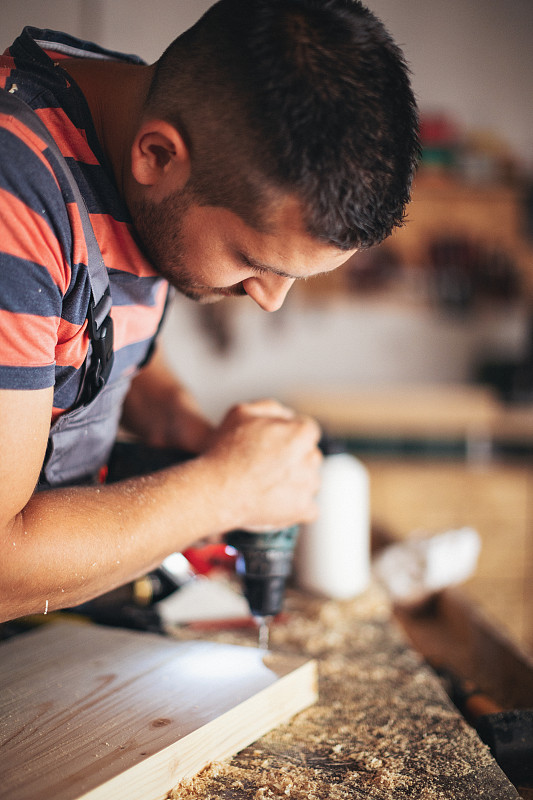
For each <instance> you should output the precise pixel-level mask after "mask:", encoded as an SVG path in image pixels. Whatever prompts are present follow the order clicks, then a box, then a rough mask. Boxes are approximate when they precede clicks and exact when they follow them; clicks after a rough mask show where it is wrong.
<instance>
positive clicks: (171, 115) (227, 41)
mask: <svg viewBox="0 0 533 800" xmlns="http://www.w3.org/2000/svg"><path fill="white" fill-rule="evenodd" d="M0 86H2V87H3V88H4V89H5V91H6V92H7V93H9V94H10V95H12V96H13V97H18V98H20V99H21V100H22V101H24V103H26V104H27V105H29V106H30V107H31V108H32V109H34V110H35V112H36V113H37V115H38V117H39V118H40V120H41V121H42V122H44V124H45V126H46V128H47V129H48V131H49V132H50V133H51V134H52V136H53V138H54V140H55V141H56V143H57V144H58V145H59V148H60V150H61V152H62V155H63V156H64V157H65V159H66V162H67V165H68V170H70V173H71V177H72V176H73V177H74V179H75V184H76V185H77V188H78V189H79V190H80V191H81V194H82V196H83V201H78V202H77V201H76V199H75V197H74V196H73V194H72V192H73V190H72V189H71V188H69V186H70V184H69V181H68V180H67V179H66V178H65V176H64V173H63V172H62V171H61V168H60V162H62V159H61V157H60V156H53V153H52V154H51V152H52V151H51V149H50V146H49V145H48V144H47V141H46V136H45V135H44V134H43V135H41V134H40V133H39V132H37V133H36V132H35V130H34V129H32V126H31V125H30V124H29V122H28V124H26V122H25V121H23V120H22V121H21V119H19V118H17V116H16V114H14V113H13V114H12V113H11V112H10V111H6V110H5V108H4V110H3V111H2V106H1V105H0V153H1V154H2V155H1V164H0V204H1V213H0V218H1V221H0V251H1V254H0V320H1V332H0V420H1V421H0V426H1V434H0V437H1V438H0V441H1V443H2V444H1V449H0V478H1V479H0V498H1V499H0V530H1V532H2V543H3V544H2V551H3V552H2V559H1V562H0V608H1V618H3V619H10V618H15V617H17V616H20V615H23V614H27V613H30V612H44V611H48V610H52V609H56V608H61V607H68V606H72V605H75V604H78V603H80V602H83V601H85V600H87V599H89V598H92V597H95V596H97V595H98V594H101V593H103V592H105V591H107V590H110V589H112V588H113V587H116V586H118V585H121V584H124V583H126V582H128V581H131V580H132V579H134V578H135V577H137V576H139V575H142V574H145V573H146V572H148V571H150V570H151V569H153V568H154V567H155V566H157V565H158V564H159V563H161V561H162V560H163V559H164V558H165V557H166V556H167V555H168V554H169V553H171V552H174V551H176V550H181V549H183V548H185V547H186V546H188V545H189V544H191V543H193V542H194V541H196V540H199V539H201V538H203V537H207V536H212V535H218V534H220V533H223V532H226V531H228V530H231V529H233V528H240V527H243V528H249V529H255V530H261V529H265V528H277V527H281V526H286V525H289V524H293V523H297V522H304V521H307V520H310V519H312V518H313V517H314V516H315V514H316V508H315V502H314V496H315V494H316V491H317V489H318V483H319V477H318V476H319V466H320V453H319V450H318V448H317V442H318V438H319V431H318V428H317V426H316V424H315V423H314V422H313V421H312V420H309V419H305V418H301V417H299V416H297V415H295V414H293V413H292V412H291V411H290V410H289V409H286V408H284V407H283V406H281V405H279V404H277V403H276V402H274V401H263V402H258V403H252V404H244V405H240V406H236V407H235V408H233V409H232V410H230V411H229V412H228V414H227V415H226V417H225V418H224V420H223V421H222V423H221V424H220V426H218V427H217V428H215V429H213V428H212V427H211V425H210V424H209V423H208V422H207V421H206V420H205V419H204V417H203V416H202V414H201V412H200V410H199V409H198V407H197V406H196V404H195V403H194V401H193V399H192V398H191V397H190V396H189V394H188V393H187V391H186V390H185V389H184V388H183V387H181V386H180V385H179V384H178V383H177V382H176V379H175V377H174V376H173V375H171V374H170V372H169V371H168V370H167V369H166V367H165V365H164V363H163V361H162V358H161V357H160V355H159V354H157V353H156V354H155V355H153V356H151V351H152V349H153V348H152V343H153V340H154V339H155V337H156V335H157V329H158V325H159V321H160V319H161V316H162V313H163V307H164V304H165V299H166V295H167V286H168V284H167V282H168V283H169V284H170V285H171V286H172V287H175V288H176V289H177V290H178V291H180V292H182V293H184V294H185V295H186V296H188V297H190V298H191V299H192V300H194V301H197V302H199V303H210V302H214V301H217V300H220V299H222V298H224V297H226V296H234V295H248V296H249V297H250V298H251V299H252V300H254V301H255V302H256V303H258V304H259V305H260V306H261V308H263V309H265V310H267V311H273V310H276V309H277V308H279V307H280V306H281V304H282V303H283V300H284V298H285V296H286V294H287V292H288V291H289V289H290V287H291V286H292V284H293V283H294V282H295V281H296V280H299V279H303V278H308V277H312V276H313V275H316V274H319V273H323V272H328V271H330V270H333V269H336V268H338V267H339V266H341V265H342V264H343V263H344V262H345V261H346V260H347V259H348V258H349V257H350V256H351V255H352V254H353V253H354V252H355V251H356V250H357V249H358V248H363V247H368V246H370V245H372V244H375V243H377V242H379V241H381V240H382V239H383V238H384V237H385V236H387V235H388V234H389V233H390V232H391V230H392V229H393V228H394V227H395V226H397V225H400V224H401V223H402V219H403V214H404V207H405V204H406V202H407V200H408V195H409V187H410V181H411V177H412V173H413V170H414V165H415V160H416V155H417V136H416V110H415V103H414V99H413V95H412V92H411V89H410V86H409V81H408V77H407V70H406V68H405V65H404V63H403V60H402V56H401V54H400V52H399V51H398V49H397V48H396V46H395V45H394V44H393V42H392V41H391V39H390V37H389V36H388V35H387V33H386V32H385V30H384V29H383V26H382V25H381V23H379V22H378V21H377V20H376V19H375V18H374V17H373V16H372V15H371V14H370V12H368V11H367V10H366V9H365V8H364V7H362V6H361V5H360V3H359V2H357V0H247V2H240V1H239V0H221V2H219V3H217V4H216V5H215V6H213V7H212V8H211V9H210V11H208V12H207V14H206V15H204V17H203V18H202V19H201V20H200V21H199V22H198V23H197V24H196V25H195V26H194V27H193V28H192V29H191V30H189V31H188V32H186V33H185V34H183V35H182V36H180V37H179V38H178V39H177V40H176V41H175V42H174V43H173V44H172V45H171V46H170V47H169V48H168V50H167V51H166V52H165V53H164V54H163V56H162V57H161V59H160V60H159V61H158V62H157V63H156V64H155V65H152V66H148V65H145V64H144V63H143V62H141V61H140V60H139V59H136V58H134V57H129V56H121V55H120V54H117V53H110V52H108V51H104V50H102V49H101V48H99V47H97V46H96V45H92V44H90V43H85V42H80V41H78V40H75V39H73V38H71V37H68V36H66V35H64V34H58V33H55V32H51V31H38V30H36V29H31V28H30V29H25V31H24V32H23V34H22V35H21V37H19V39H18V40H17V41H16V42H15V43H14V45H13V46H12V47H11V48H10V49H9V51H8V53H7V54H6V55H5V56H4V57H3V58H2V59H1V61H0ZM82 205H85V206H86V207H87V211H88V213H89V217H90V221H91V224H92V229H93V230H94V234H95V236H96V240H97V243H98V246H99V249H100V251H101V254H102V258H103V262H104V264H105V268H106V271H107V275H108V276H109V282H110V293H111V297H112V303H113V306H112V309H111V317H112V320H113V324H114V346H113V350H114V361H113V365H112V369H111V372H110V375H109V377H108V378H107V382H106V384H105V386H104V388H103V389H101V383H102V382H100V384H99V386H98V389H99V393H98V394H96V390H94V391H93V389H91V387H90V385H89V388H87V385H88V384H90V380H89V377H90V375H91V374H92V370H93V367H94V359H95V358H96V355H95V354H96V352H97V347H98V345H97V342H96V339H97V338H98V336H99V335H100V333H101V330H102V329H101V328H99V325H100V322H97V323H96V326H95V330H96V333H95V331H94V330H93V322H92V321H91V314H93V313H96V309H97V308H99V303H97V302H96V298H95V297H94V294H95V293H94V285H93V281H92V278H91V276H90V274H89V271H88V269H87V262H88V261H89V260H90V256H88V251H89V250H90V246H89V239H90V236H89V235H88V233H87V231H86V230H85V229H84V226H83V225H82V216H83V210H82ZM106 281H107V276H106ZM91 292H92V294H91ZM105 294H106V293H105V292H104V295H105ZM91 309H93V310H91ZM88 317H89V324H88V322H87V318H88ZM108 319H109V318H108V317H106V320H108ZM91 331H92V333H91ZM99 331H100V332H99ZM91 337H92V338H91ZM179 346H183V344H182V343H180V344H179ZM91 359H93V360H91ZM104 362H106V358H104ZM100 366H101V365H100V364H99V365H98V369H100ZM104 367H105V363H104ZM93 394H95V395H96V396H95V398H93ZM121 414H122V421H123V423H124V424H125V425H126V426H127V427H128V428H130V430H132V431H133V432H135V433H137V434H139V435H140V436H141V437H142V438H143V439H144V440H145V441H147V442H149V443H151V444H156V445H168V446H173V447H180V448H183V449H186V450H188V451H190V452H194V453H197V454H198V457H196V458H193V459H191V460H188V461H187V462H185V463H182V464H176V465H173V466H170V467H168V468H166V469H163V470H160V471H157V472H155V473H153V474H150V475H147V476H144V477H136V478H130V479H128V480H122V481H118V482H116V483H108V484H105V483H104V484H102V483H98V475H99V473H100V470H101V467H102V466H103V465H104V464H105V463H106V460H107V458H108V457H109V453H110V450H111V447H112V444H113V440H114V436H115V432H116V427H117V425H118V422H119V418H120V415H121Z"/></svg>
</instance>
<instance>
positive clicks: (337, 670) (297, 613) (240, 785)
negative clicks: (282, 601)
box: [170, 586, 519, 800]
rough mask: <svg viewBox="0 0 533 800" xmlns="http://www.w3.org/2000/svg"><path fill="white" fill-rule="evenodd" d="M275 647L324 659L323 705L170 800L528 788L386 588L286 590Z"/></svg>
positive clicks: (243, 634)
mask: <svg viewBox="0 0 533 800" xmlns="http://www.w3.org/2000/svg"><path fill="white" fill-rule="evenodd" d="M285 608H286V611H285V613H284V618H283V620H282V621H280V622H279V623H278V624H275V625H274V626H273V629H272V633H271V646H272V649H273V650H274V651H282V652H284V653H298V654H304V655H307V656H310V657H312V658H314V659H316V660H317V661H318V668H319V700H318V703H317V704H316V705H314V706H312V707H310V708H309V709H307V710H306V711H304V712H301V713H300V714H298V715H297V716H296V717H295V718H294V719H293V720H292V721H291V722H290V723H288V724H286V725H283V726H281V727H278V728H276V729H275V730H273V731H272V732H271V733H269V734H267V735H266V736H264V737H262V738H261V739H260V740H259V741H257V742H256V743H255V744H253V745H252V746H250V747H247V748H246V749H245V750H243V751H242V752H240V753H239V754H238V755H237V756H236V757H234V758H233V759H231V760H230V761H227V762H222V763H214V764H211V765H210V766H209V767H208V768H206V769H205V770H204V771H203V772H202V773H201V774H200V775H198V776H196V777H195V778H193V779H190V780H186V781H184V782H182V783H181V784H180V785H179V786H178V787H176V788H175V789H174V791H173V792H172V793H171V795H170V797H172V800H199V799H200V798H202V800H210V799H211V800H215V798H217V800H218V799H219V798H220V800H244V799H245V798H246V799H247V800H249V798H253V799H254V800H272V799H273V798H290V800H324V799H325V798H333V799H334V800H348V798H350V800H354V799H355V800H358V799H360V800H363V798H364V799H365V800H366V799H367V798H372V799H374V800H407V798H409V800H411V799H412V800H473V798H476V800H507V799H509V800H511V798H514V799H515V800H516V798H518V797H519V795H518V793H517V791H516V790H515V788H514V787H513V786H512V785H511V783H510V782H509V781H508V780H507V778H506V776H505V775H504V774H503V772H502V771H501V770H500V768H499V767H498V765H497V764H496V762H495V761H494V760H493V758H492V756H491V754H490V752H489V750H488V748H487V747H485V746H484V745H483V744H482V743H481V741H480V739H479V738H478V737H477V735H476V733H475V732H474V731H473V729H472V728H470V727H469V726H468V725H467V723H466V722H465V721H464V720H463V718H462V717H461V716H460V715H459V713H458V712H457V711H456V709H455V707H454V706H453V705H452V704H451V702H450V701H449V699H448V697H447V695H446V694H445V692H444V690H443V688H442V687H441V684H440V682H439V680H438V678H437V677H436V675H435V673H433V672H432V670H430V669H429V668H428V667H427V666H426V664H425V662H424V661H423V659H422V658H421V657H420V656H419V655H418V654H417V653H416V652H415V651H414V649H413V648H412V647H411V646H410V645H409V644H408V640H407V638H406V636H405V634H404V633H403V631H402V630H401V629H400V628H399V626H398V625H397V623H396V622H395V621H394V620H393V619H392V616H391V608H390V605H389V603H388V600H387V598H386V597H385V596H384V595H383V594H382V592H381V591H380V590H379V588H378V587H376V586H372V587H370V589H369V590H368V591H367V592H365V593H364V594H363V595H361V596H360V597H359V598H356V599H354V600H351V601H343V602H337V601H326V600H320V599H318V598H314V597H311V596H309V595H304V594H302V593H300V592H297V591H296V590H291V591H289V593H288V596H287V599H286V605H285ZM172 635H173V636H175V637H177V638H180V639H189V638H206V637H208V638H212V639H214V640H215V641H221V642H226V643H233V644H244V645H246V644H254V642H255V641H256V633H255V632H254V631H253V630H250V629H242V630H235V631H218V632H214V631H212V632H210V633H209V634H207V633H206V631H205V630H204V631H196V632H193V631H191V630H188V629H183V628H180V629H176V630H175V631H173V634H172Z"/></svg>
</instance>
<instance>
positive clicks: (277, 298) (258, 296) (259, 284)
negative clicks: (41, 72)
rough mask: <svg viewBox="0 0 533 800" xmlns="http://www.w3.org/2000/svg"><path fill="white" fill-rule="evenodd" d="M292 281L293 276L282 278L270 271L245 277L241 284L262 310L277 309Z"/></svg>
mask: <svg viewBox="0 0 533 800" xmlns="http://www.w3.org/2000/svg"><path fill="white" fill-rule="evenodd" d="M293 283H294V278H284V277H283V276H281V275H275V274H274V273H271V274H269V275H260V276H259V275H258V276H257V277H253V278H246V279H245V280H244V281H243V282H242V285H243V287H244V290H245V292H246V294H247V295H248V296H249V297H251V298H252V300H254V301H255V302H256V303H257V305H258V306H260V307H261V308H262V309H263V310H264V311H277V310H278V308H281V306H282V305H283V301H284V300H285V298H286V297H287V293H288V291H289V289H290V288H291V286H292V284H293Z"/></svg>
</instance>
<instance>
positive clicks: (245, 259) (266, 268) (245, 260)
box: [238, 251, 301, 281]
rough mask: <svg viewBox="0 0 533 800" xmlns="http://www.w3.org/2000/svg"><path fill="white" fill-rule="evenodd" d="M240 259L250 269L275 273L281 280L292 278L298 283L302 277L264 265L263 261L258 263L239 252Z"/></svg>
mask: <svg viewBox="0 0 533 800" xmlns="http://www.w3.org/2000/svg"><path fill="white" fill-rule="evenodd" d="M238 255H239V258H240V259H241V260H242V261H243V263H244V264H246V265H247V266H248V267H252V269H257V270H264V271H266V272H273V273H274V275H279V277H280V278H290V280H293V281H297V280H301V276H299V275H291V274H290V272H285V271H284V270H282V269H278V267H273V266H272V265H271V264H263V263H262V262H261V261H258V260H257V259H256V258H252V257H251V256H248V255H247V254H246V253H243V252H242V251H239V253H238Z"/></svg>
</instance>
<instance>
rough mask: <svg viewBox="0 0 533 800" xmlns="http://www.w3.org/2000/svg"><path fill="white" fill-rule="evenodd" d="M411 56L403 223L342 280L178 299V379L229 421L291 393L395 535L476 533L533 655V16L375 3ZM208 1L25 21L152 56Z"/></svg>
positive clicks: (156, 2) (508, 612)
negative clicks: (359, 471)
mask: <svg viewBox="0 0 533 800" xmlns="http://www.w3.org/2000/svg"><path fill="white" fill-rule="evenodd" d="M367 4H368V5H369V7H370V8H371V9H372V10H373V11H374V12H375V13H376V14H377V15H378V16H379V17H381V19H383V21H384V22H385V23H386V25H387V26H388V28H389V30H390V32H391V33H392V34H393V36H394V38H395V39H396V41H397V42H398V44H399V45H400V46H401V47H402V48H403V50H404V53H405V55H406V59H407V61H408V63H409V65H410V67H411V70H412V73H413V84H414V88H415V91H416V94H417V97H418V101H419V105H420V110H421V113H422V130H421V133H422V144H423V159H422V164H421V167H420V170H419V173H418V175H417V178H416V182H415V186H414V192H413V201H412V203H411V205H410V207H409V211H408V222H407V224H406V226H405V227H404V228H403V229H401V230H400V231H398V232H396V233H395V234H394V235H393V237H391V239H390V240H388V241H386V242H385V243H383V244H382V245H381V246H380V247H378V248H376V249H374V250H372V251H369V252H366V253H361V254H359V255H358V256H356V258H355V259H354V260H353V263H352V264H349V265H348V266H347V267H346V268H344V269H342V270H339V271H337V272H336V273H333V274H332V275H330V276H327V277H324V278H320V279H316V280H314V281H310V282H307V283H305V284H302V285H301V286H298V287H295V289H294V290H293V292H292V294H291V295H290V296H289V298H288V299H287V301H286V303H285V306H284V307H283V308H282V309H281V310H280V311H279V312H276V313H274V314H266V313H264V312H262V311H261V310H260V309H259V308H257V307H256V306H255V305H253V304H252V303H251V302H247V301H243V300H242V299H240V300H235V301H234V300H229V301H227V302H226V301H225V302H224V303H222V304H220V305H216V306H211V307H205V308H201V307H198V306H196V305H194V304H193V303H191V302H189V301H187V300H185V299H184V298H181V297H179V298H177V299H176V301H175V303H174V305H173V307H172V309H171V311H170V314H169V316H168V319H167V323H166V326H165V329H164V333H163V336H164V344H165V347H166V350H167V353H168V357H169V359H170V362H171V364H172V366H173V367H174V368H175V369H176V370H177V372H178V373H179V374H180V376H181V377H182V378H183V380H184V381H185V382H186V383H188V384H189V386H190V387H191V388H192V389H193V390H194V391H195V392H196V394H197V396H198V397H199V399H200V401H201V403H202V405H203V407H204V408H205V410H206V412H207V413H208V414H209V415H210V416H212V417H213V419H218V418H219V417H220V415H221V414H222V413H223V411H224V410H225V409H226V408H227V406H228V405H229V404H231V403H233V402H234V401H236V400H241V399H254V398H257V397H261V396H277V397H278V398H280V399H282V400H285V401H287V402H290V403H292V404H293V405H295V406H297V407H298V408H300V409H302V410H304V411H309V412H310V413H313V414H315V415H317V416H318V417H319V418H320V420H321V421H322V422H323V424H324V426H325V428H326V430H327V431H328V432H330V433H331V434H333V435H335V436H342V437H343V438H344V439H345V440H346V441H348V443H349V446H350V449H351V450H352V451H353V452H354V453H355V454H356V455H358V456H359V457H360V458H361V459H362V460H363V461H364V463H365V464H366V465H367V467H368V469H369V472H370V475H371V486H372V515H373V519H374V521H375V523H376V524H379V525H383V526H385V527H386V528H387V529H388V530H390V531H391V533H392V534H393V535H396V536H406V535H409V534H411V533H412V532H413V531H414V530H419V529H422V530H424V531H429V532H431V531H434V530H442V529H445V528H447V527H453V526H461V525H472V526H474V527H475V528H476V529H477V530H478V531H479V533H480V535H481V537H482V540H483V550H482V554H481V558H480V562H479V568H478V571H477V573H476V575H475V576H474V578H473V579H472V580H471V581H470V582H469V583H468V585H467V586H466V591H467V592H468V593H469V594H470V596H471V597H472V598H473V599H474V600H475V601H476V602H479V603H480V604H481V606H482V607H483V608H484V609H485V611H486V613H487V614H488V615H489V617H490V618H491V619H493V620H494V621H495V622H496V623H497V625H498V626H499V627H500V628H501V629H502V630H504V631H505V632H506V634H509V635H510V636H511V637H512V638H513V640H515V641H518V642H519V643H520V644H521V645H522V646H524V647H525V648H526V649H529V650H531V652H533V621H532V615H531V613H530V611H529V610H530V608H531V602H532V601H533V588H532V584H533V581H532V580H531V578H532V576H533V532H532V530H531V507H532V505H531V499H532V497H533V494H532V482H531V479H532V473H531V453H532V451H533V331H532V327H531V323H532V319H533V316H532V301H533V190H532V186H533V183H532V179H533V104H532V103H531V101H530V99H531V90H532V89H533V47H532V45H533V41H532V39H533V4H532V3H531V2H530V0H513V1H512V2H511V3H509V2H508V1H507V0H468V2H466V0H465V1H464V2H461V0H449V1H448V2H447V3H442V2H441V0H368V3H367ZM209 5H210V2H209V0H152V2H151V3H146V2H145V0H106V1H105V2H104V0H48V2H46V3H43V2H42V1H41V0H18V2H17V3H16V4H15V3H13V4H8V6H7V7H6V8H5V9H3V14H2V39H3V41H2V42H1V43H0V44H1V45H2V47H7V46H9V44H10V42H11V41H12V40H13V39H14V38H15V36H16V35H17V34H18V33H19V32H20V30H21V29H22V27H23V26H24V25H27V24H29V25H35V26H40V27H48V28H52V29H59V30H63V31H67V32H69V33H71V34H74V35H78V36H81V37H83V38H86V39H92V40H94V41H97V42H98V43H99V44H101V45H103V46H106V47H110V48H113V49H118V50H123V51H127V52H135V53H137V54H139V55H141V56H142V57H144V58H145V59H146V60H147V61H149V62H151V61H154V60H155V59H156V58H157V57H158V56H159V54H160V53H161V52H162V50H163V49H164V48H165V47H166V45H167V44H168V43H169V42H170V40H171V39H173V38H174V36H176V35H177V34H179V33H180V31H182V30H183V29H185V28H186V27H188V26H189V25H190V24H192V23H193V22H194V21H195V20H196V19H197V18H198V17H199V16H200V14H201V13H202V12H203V11H204V10H205V9H206V8H207V7H208V6H209Z"/></svg>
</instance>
